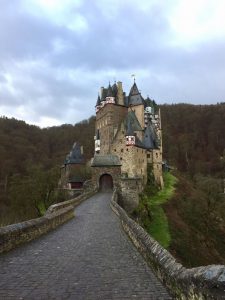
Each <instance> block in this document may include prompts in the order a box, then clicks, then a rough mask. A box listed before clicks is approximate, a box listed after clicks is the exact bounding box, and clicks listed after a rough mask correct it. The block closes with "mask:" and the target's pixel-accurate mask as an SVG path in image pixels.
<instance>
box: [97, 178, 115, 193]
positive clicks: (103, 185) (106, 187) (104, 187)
mask: <svg viewBox="0 0 225 300" xmlns="http://www.w3.org/2000/svg"><path fill="white" fill-rule="evenodd" d="M99 189H100V191H104V192H105V191H112V190H113V179H112V176H111V175H109V174H103V175H102V176H101V177H100V178H99Z"/></svg>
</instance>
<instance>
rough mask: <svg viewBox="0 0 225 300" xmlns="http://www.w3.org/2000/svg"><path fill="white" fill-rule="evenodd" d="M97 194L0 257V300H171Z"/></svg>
mask: <svg viewBox="0 0 225 300" xmlns="http://www.w3.org/2000/svg"><path fill="white" fill-rule="evenodd" d="M110 197H111V194H98V195H95V196H94V197H92V198H90V199H88V200H87V201H85V202H83V203H82V204H81V205H80V206H79V207H77V208H76V217H75V218H74V219H73V220H71V221H69V222H68V223H66V224H64V225H62V226H61V227H59V228H58V229H56V230H55V231H53V232H51V233H48V234H47V235H45V236H43V237H41V238H39V239H37V240H35V241H33V242H30V243H29V244H26V245H23V246H21V247H19V248H17V249H15V250H13V251H11V252H9V253H6V254H2V255H0V299H1V300H6V299H75V300H79V299H82V300H86V299H87V300H88V299H171V298H170V296H169V295H168V294H167V291H166V290H165V288H164V287H163V286H162V285H161V283H160V282H159V281H158V280H157V279H156V278H155V276H154V275H153V274H152V272H151V271H150V270H149V268H148V267H147V265H146V263H145V262H144V260H143V259H142V257H141V255H140V254H139V253H138V252H137V251H136V249H135V248H134V246H133V245H132V243H131V242H130V240H129V239H128V238H127V236H126V235H125V233H124V232H123V231H122V229H121V226H120V222H119V219H118V218H117V216H116V215H115V214H114V213H113V212H112V210H111V209H110V207H109V201H110Z"/></svg>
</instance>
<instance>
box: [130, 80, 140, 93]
mask: <svg viewBox="0 0 225 300" xmlns="http://www.w3.org/2000/svg"><path fill="white" fill-rule="evenodd" d="M139 94H140V92H139V90H138V87H137V85H136V82H134V84H133V85H132V87H131V89H130V93H129V96H134V95H139Z"/></svg>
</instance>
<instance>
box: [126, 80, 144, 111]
mask: <svg viewBox="0 0 225 300" xmlns="http://www.w3.org/2000/svg"><path fill="white" fill-rule="evenodd" d="M139 104H144V99H143V97H142V96H141V93H140V92H139V90H138V87H137V84H136V82H134V84H133V86H132V87H131V89H130V93H129V97H128V106H129V105H139Z"/></svg>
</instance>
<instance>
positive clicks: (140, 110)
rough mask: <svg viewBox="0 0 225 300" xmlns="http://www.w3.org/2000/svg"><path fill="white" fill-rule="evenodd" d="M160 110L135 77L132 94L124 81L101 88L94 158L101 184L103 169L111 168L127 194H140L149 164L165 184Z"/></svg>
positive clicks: (109, 169)
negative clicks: (126, 91) (124, 90)
mask: <svg viewBox="0 0 225 300" xmlns="http://www.w3.org/2000/svg"><path fill="white" fill-rule="evenodd" d="M158 111H159V110H158V108H157V105H156V103H155V102H154V100H151V99H149V98H147V99H146V100H144V98H143V97H142V95H141V93H140V91H139V89H138V87H137V84H136V82H135V81H134V83H133V85H132V87H131V90H130V93H129V95H128V96H126V94H125V93H124V92H123V88H122V83H121V82H118V83H117V84H116V83H114V84H113V86H111V85H110V84H109V86H108V88H104V87H103V88H101V93H100V97H98V99H97V103H96V136H95V157H94V158H93V161H92V167H93V168H94V170H95V171H94V174H95V175H94V181H96V180H97V182H96V185H97V186H100V185H101V184H100V183H99V181H98V180H99V178H100V177H101V176H102V175H104V174H103V173H102V172H106V174H110V172H111V173H112V174H113V175H112V176H114V180H115V181H116V182H117V183H116V184H117V186H120V189H121V191H122V192H123V194H126V195H128V194H129V195H128V196H127V199H128V198H129V197H131V198H132V195H136V196H135V197H137V198H138V195H137V193H138V192H140V191H142V190H143V188H144V186H145V184H146V182H147V166H148V164H151V165H152V168H153V173H154V176H155V179H156V181H157V183H158V184H160V185H161V186H162V184H163V180H162V146H161V120H160V112H158ZM113 170H114V171H113ZM115 170H116V174H117V176H116V177H115ZM119 174H120V175H119ZM118 176H119V177H118ZM96 178H98V179H96ZM128 190H130V191H132V192H131V194H130V193H128Z"/></svg>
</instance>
